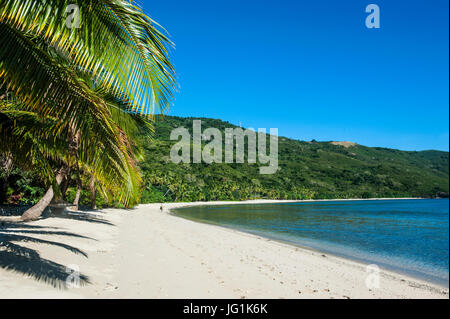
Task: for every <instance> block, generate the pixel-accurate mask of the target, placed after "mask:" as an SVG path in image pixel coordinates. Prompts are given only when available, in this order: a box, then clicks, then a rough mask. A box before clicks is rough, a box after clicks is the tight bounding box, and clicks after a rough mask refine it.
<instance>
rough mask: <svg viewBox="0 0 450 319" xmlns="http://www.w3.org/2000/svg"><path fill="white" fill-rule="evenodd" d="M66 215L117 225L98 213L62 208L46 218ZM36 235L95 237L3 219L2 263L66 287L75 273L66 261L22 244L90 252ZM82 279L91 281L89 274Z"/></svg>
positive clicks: (0, 241)
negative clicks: (45, 255)
mask: <svg viewBox="0 0 450 319" xmlns="http://www.w3.org/2000/svg"><path fill="white" fill-rule="evenodd" d="M52 217H56V218H63V219H75V220H79V221H83V222H90V223H101V224H105V225H113V224H112V223H110V222H109V221H107V220H104V219H102V218H101V217H99V216H98V215H94V214H89V213H85V212H69V211H64V212H58V213H56V214H53V213H51V214H46V216H45V217H44V218H52ZM33 235H46V236H52V235H55V236H67V237H74V238H85V239H89V240H95V239H93V238H90V237H86V236H82V235H78V234H75V233H70V232H66V231H60V230H59V229H58V228H57V227H43V226H38V225H32V224H22V223H17V224H16V223H2V224H1V225H0V267H1V268H4V269H6V270H9V271H13V272H17V273H21V274H23V275H25V276H29V277H31V278H33V279H35V280H37V281H42V282H45V283H47V284H49V285H51V286H53V287H55V288H58V289H66V288H67V287H66V279H67V278H68V276H69V275H71V274H72V272H73V271H72V270H70V269H68V268H67V266H66V265H61V264H58V263H56V262H53V261H51V260H48V259H45V258H42V257H41V256H40V255H39V252H38V251H36V250H34V249H31V248H28V247H25V246H23V245H21V243H27V242H32V243H38V244H44V245H53V246H57V247H61V248H64V249H66V250H68V251H69V252H71V253H74V254H78V255H82V256H84V257H86V258H88V255H87V254H86V253H85V252H84V251H82V250H80V249H78V248H76V247H73V246H71V245H68V244H64V243H61V242H57V241H51V240H45V239H40V238H36V237H32V236H33ZM79 283H80V285H81V286H83V285H86V284H90V281H89V278H88V277H87V276H86V275H84V274H82V273H80V274H79Z"/></svg>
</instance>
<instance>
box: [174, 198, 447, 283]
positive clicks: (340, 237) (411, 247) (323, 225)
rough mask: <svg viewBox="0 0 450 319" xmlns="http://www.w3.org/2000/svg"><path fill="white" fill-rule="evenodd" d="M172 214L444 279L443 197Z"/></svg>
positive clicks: (213, 208)
mask: <svg viewBox="0 0 450 319" xmlns="http://www.w3.org/2000/svg"><path fill="white" fill-rule="evenodd" d="M175 213H176V214H177V215H179V216H181V217H185V218H188V219H193V220H196V221H201V222H207V223H213V224H217V225H221V226H226V227H231V228H234V229H238V230H241V231H246V232H250V233H253V234H258V235H261V236H266V237H270V238H272V239H277V240H282V241H286V242H290V243H293V244H297V245H301V246H304V247H309V248H313V249H317V250H320V251H323V252H327V253H331V254H335V255H338V256H342V257H347V258H351V259H355V260H358V261H362V262H366V263H375V264H377V265H379V266H380V267H382V268H386V269H390V270H394V271H398V272H402V273H405V274H408V275H412V276H415V277H419V278H421V279H426V280H428V281H432V282H434V283H438V284H441V285H444V286H448V283H449V267H448V264H449V201H448V199H421V200H369V201H323V202H307V203H283V204H243V205H222V206H199V207H186V208H180V209H177V210H175Z"/></svg>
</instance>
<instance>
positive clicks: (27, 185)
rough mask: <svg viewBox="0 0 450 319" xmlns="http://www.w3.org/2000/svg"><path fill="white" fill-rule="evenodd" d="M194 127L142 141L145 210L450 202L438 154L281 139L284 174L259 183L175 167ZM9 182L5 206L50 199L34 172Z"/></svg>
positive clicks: (0, 188)
mask: <svg viewBox="0 0 450 319" xmlns="http://www.w3.org/2000/svg"><path fill="white" fill-rule="evenodd" d="M194 119H196V118H181V117H172V116H166V117H164V118H160V119H157V121H156V123H155V131H154V134H153V135H154V136H153V138H152V139H149V138H147V137H145V138H144V136H143V135H141V137H140V141H138V142H139V143H141V144H142V145H143V149H144V154H143V156H142V158H141V160H140V162H139V166H140V170H141V172H142V175H143V179H144V187H143V189H142V197H141V202H142V203H150V202H172V201H204V200H245V199H254V198H270V199H331V198H372V197H436V196H448V191H449V190H448V189H449V169H448V164H449V154H448V152H441V151H422V152H407V151H399V150H394V149H387V148H379V147H376V148H372V147H366V146H362V145H357V144H354V143H348V142H345V143H341V142H339V143H335V142H316V141H311V142H304V141H297V140H293V139H288V138H285V137H279V141H278V142H279V143H278V146H279V150H278V153H279V163H278V166H279V170H278V171H277V173H275V174H273V175H261V174H260V173H259V166H260V165H261V164H259V163H256V164H248V163H247V160H246V161H245V163H244V164H236V163H233V164H225V163H221V164H216V163H213V164H205V163H200V164H193V163H192V164H183V163H180V164H174V163H173V162H172V161H171V160H170V150H171V148H172V146H173V145H174V144H175V143H176V142H177V141H171V140H170V132H171V131H172V130H173V129H174V128H177V127H185V128H187V129H188V130H189V131H190V132H191V134H192V121H193V120H194ZM201 120H202V130H205V129H206V128H210V127H214V128H217V129H219V130H220V131H221V132H222V134H223V132H224V131H225V129H226V128H236V126H235V125H232V124H230V123H228V122H223V121H220V120H215V119H206V118H201ZM223 140H224V139H223ZM268 145H269V144H268ZM223 149H224V148H223ZM245 155H246V156H247V147H245ZM263 166H267V164H264V165H263ZM0 167H1V165H0ZM7 175H8V179H7V180H6V181H5V179H4V176H5V174H4V172H3V171H2V168H0V193H1V195H2V196H1V198H0V202H1V203H10V204H28V205H29V204H33V203H35V202H36V201H37V200H38V199H39V198H40V197H41V196H42V194H43V193H44V191H45V189H44V188H43V186H42V182H41V181H40V180H39V178H38V177H37V174H34V173H33V172H32V171H28V172H27V171H23V170H21V169H18V168H13V170H12V171H11V172H8V174H7ZM75 193H76V182H75V181H74V180H70V179H69V187H68V190H67V192H65V194H66V196H65V200H66V201H68V202H71V201H73V198H74V197H75ZM97 194H98V196H97V206H98V207H102V206H106V205H108V204H107V203H106V201H105V200H104V199H103V198H102V197H101V192H100V191H98V192H97ZM89 198H90V191H89V189H83V191H82V196H81V200H80V204H81V205H83V204H84V205H88V204H89V203H90V199H89ZM1 203H0V204H1ZM112 204H113V203H110V204H109V205H112Z"/></svg>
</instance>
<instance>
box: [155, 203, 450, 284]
mask: <svg viewBox="0 0 450 319" xmlns="http://www.w3.org/2000/svg"><path fill="white" fill-rule="evenodd" d="M412 199H428V198H417V197H412V198H406V197H402V198H375V199H374V198H370V199H362V198H355V199H332V200H330V199H324V200H322V199H319V200H262V199H256V200H247V201H229V202H228V201H217V202H205V203H207V204H205V205H203V204H202V203H204V202H186V203H169V204H171V205H176V204H181V205H180V206H179V207H171V208H170V209H169V211H168V213H169V214H171V215H173V216H175V217H178V218H183V219H186V220H190V221H193V222H196V223H201V224H206V225H212V226H216V227H221V228H224V229H229V230H232V231H235V232H238V233H244V234H249V235H252V236H256V237H262V238H266V239H270V240H273V241H276V242H280V243H283V244H286V245H291V246H294V247H298V248H301V249H306V250H311V251H313V252H316V253H324V254H328V255H332V256H334V257H336V258H342V259H345V260H349V261H352V262H356V263H359V264H361V265H368V264H371V262H370V260H367V259H365V258H363V257H355V256H350V255H346V254H343V253H341V254H340V253H337V252H334V251H332V250H331V249H330V250H328V249H323V248H322V247H318V248H316V247H310V246H307V245H306V244H302V243H298V242H295V241H289V240H286V239H281V238H277V237H276V236H270V234H266V233H263V232H261V233H259V232H256V231H254V232H252V231H246V230H243V229H239V228H237V227H231V226H226V225H220V224H219V223H214V222H208V221H203V220H197V219H194V218H188V217H183V216H180V215H178V214H177V213H176V212H174V211H172V210H177V209H180V208H186V207H195V206H221V205H239V204H248V205H251V204H270V203H273V204H282V203H308V202H328V201H373V200H412ZM439 199H441V198H439ZM161 204H162V205H164V203H161ZM377 264H379V265H380V266H381V267H382V268H383V269H384V271H386V272H389V273H391V274H392V275H393V276H394V277H395V276H397V277H398V276H406V277H409V278H411V279H413V280H418V281H421V282H424V283H426V284H429V285H432V286H438V287H441V288H444V289H448V288H449V285H448V281H447V282H443V281H442V280H441V279H440V278H438V277H435V276H432V275H425V274H421V273H419V272H414V271H408V270H403V269H401V268H400V267H395V266H392V265H389V264H386V263H383V262H377Z"/></svg>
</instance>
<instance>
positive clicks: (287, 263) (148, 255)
mask: <svg viewBox="0 0 450 319" xmlns="http://www.w3.org/2000/svg"><path fill="white" fill-rule="evenodd" d="M252 202H258V203H259V202H269V201H252ZM216 203H218V202H216ZM205 204H213V203H191V204H180V203H176V204H164V210H163V211H160V205H159V204H150V205H141V206H139V207H138V208H136V209H133V210H119V209H105V210H102V211H100V212H89V213H88V214H87V213H82V214H80V215H79V217H80V218H79V220H74V219H66V218H60V217H51V218H48V219H42V220H39V221H36V222H32V223H28V224H22V225H17V226H12V227H11V225H7V227H6V229H5V228H4V229H0V242H1V241H3V242H4V243H7V244H6V246H5V244H3V246H2V245H0V298H352V299H353V298H449V292H448V288H443V287H439V286H435V285H432V284H429V283H426V282H423V281H419V280H417V279H413V278H409V277H406V276H403V275H399V274H395V273H392V272H387V271H382V273H381V279H380V287H379V288H378V289H376V288H375V289H371V290H369V289H368V288H367V287H366V284H365V281H366V277H367V273H366V271H365V265H363V264H360V263H357V262H354V261H350V260H346V259H343V258H338V257H335V256H331V255H329V254H322V253H320V252H316V251H313V250H309V249H304V248H299V247H296V246H292V245H288V244H284V243H280V242H277V241H273V240H269V239H265V238H261V237H258V236H254V235H249V234H246V233H241V232H237V231H234V230H230V229H226V228H222V227H218V226H213V225H206V224H201V223H196V222H192V221H189V220H185V219H182V218H179V217H176V216H173V215H171V214H170V213H169V209H171V208H175V207H181V206H186V205H205ZM30 239H34V240H30ZM44 240H45V241H44ZM5 247H8V249H9V251H6V250H5ZM84 254H85V255H84ZM67 265H76V266H77V267H79V270H80V272H81V274H82V275H83V276H86V277H87V278H84V279H86V281H83V280H82V281H81V287H79V288H76V287H75V288H67V287H66V281H65V279H66V277H67V276H68V273H66V266H67ZM87 281H89V282H87Z"/></svg>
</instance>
